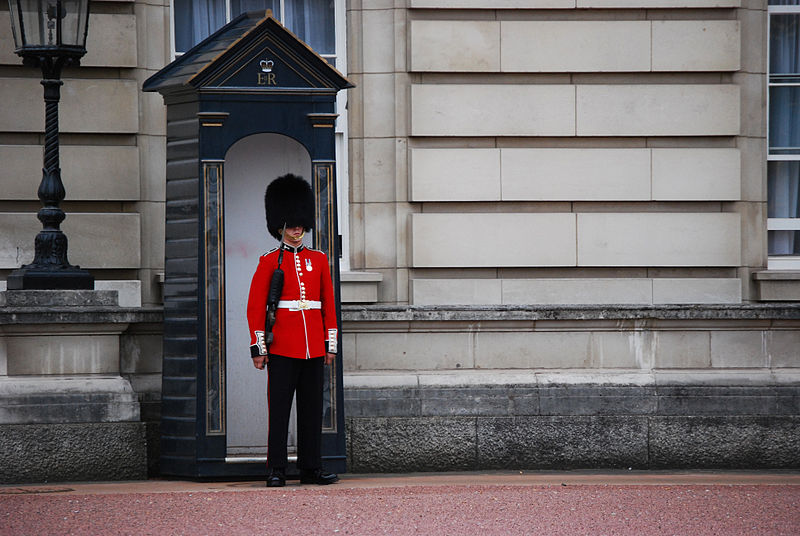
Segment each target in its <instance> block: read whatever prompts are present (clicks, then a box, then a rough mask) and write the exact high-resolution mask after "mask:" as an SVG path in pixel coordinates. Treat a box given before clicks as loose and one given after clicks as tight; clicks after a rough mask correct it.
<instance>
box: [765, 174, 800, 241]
mask: <svg viewBox="0 0 800 536" xmlns="http://www.w3.org/2000/svg"><path fill="white" fill-rule="evenodd" d="M767 174H768V176H767V192H768V196H767V217H769V218H800V162H786V161H773V162H769V164H768V166H767ZM768 234H769V236H768V240H769V254H770V255H797V254H798V253H800V232H798V231H769V233H768Z"/></svg>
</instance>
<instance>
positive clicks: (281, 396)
mask: <svg viewBox="0 0 800 536" xmlns="http://www.w3.org/2000/svg"><path fill="white" fill-rule="evenodd" d="M323 361H324V359H323V358H322V357H316V358H314V359H295V358H292V357H283V356H279V355H271V356H269V362H268V363H267V370H268V371H269V376H268V380H267V406H268V409H269V433H268V437H267V467H274V468H281V469H285V468H286V465H287V463H288V461H287V454H286V441H287V437H288V435H289V414H290V413H291V410H292V397H293V396H294V394H295V393H297V468H298V469H301V470H304V469H310V470H313V469H319V468H320V467H322V381H323Z"/></svg>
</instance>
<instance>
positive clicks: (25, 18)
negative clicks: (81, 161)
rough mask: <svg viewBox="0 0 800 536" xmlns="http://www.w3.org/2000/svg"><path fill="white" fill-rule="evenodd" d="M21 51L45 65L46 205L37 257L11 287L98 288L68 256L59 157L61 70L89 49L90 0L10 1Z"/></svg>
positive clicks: (13, 277) (28, 61)
mask: <svg viewBox="0 0 800 536" xmlns="http://www.w3.org/2000/svg"><path fill="white" fill-rule="evenodd" d="M8 5H9V8H10V10H11V27H12V30H13V32H14V43H15V44H16V51H15V52H16V53H17V55H19V56H21V57H22V63H23V65H28V66H30V67H41V69H42V85H43V86H44V102H45V130H44V169H42V172H43V174H42V182H41V183H40V184H39V200H40V201H41V202H42V208H41V209H40V210H39V213H38V214H37V217H38V218H39V221H41V222H42V230H41V231H39V234H38V235H36V241H35V251H36V253H35V256H34V259H33V262H32V263H31V264H26V265H23V266H22V267H21V268H19V269H18V270H15V271H13V272H12V273H11V274H10V275H9V276H8V281H7V284H8V289H9V290H21V289H26V290H28V289H93V288H94V277H92V276H91V275H90V274H89V272H87V271H86V270H82V269H81V268H80V267H79V266H71V265H70V264H69V262H68V261H67V236H66V235H65V234H64V233H63V232H62V231H61V229H60V225H61V222H62V221H64V218H65V217H66V216H65V214H64V211H63V210H61V208H60V207H59V205H60V203H61V201H63V200H64V197H65V195H66V192H65V191H64V184H63V183H62V182H61V169H60V167H59V161H58V101H59V98H60V97H61V85H62V84H63V82H62V81H61V69H62V68H63V67H66V66H71V65H75V66H77V65H78V64H79V63H80V59H81V57H82V56H83V55H84V54H86V30H87V27H88V22H89V0H8Z"/></svg>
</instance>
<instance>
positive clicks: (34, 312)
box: [0, 306, 164, 326]
mask: <svg viewBox="0 0 800 536" xmlns="http://www.w3.org/2000/svg"><path fill="white" fill-rule="evenodd" d="M163 321H164V309H163V308H162V307H110V306H73V307H65V306H53V307H40V306H36V307H9V306H5V307H0V326H2V325H14V324H95V323H130V324H133V323H154V322H155V323H161V322H163Z"/></svg>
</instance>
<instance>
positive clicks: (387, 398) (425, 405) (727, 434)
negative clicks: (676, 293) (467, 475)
mask: <svg viewBox="0 0 800 536" xmlns="http://www.w3.org/2000/svg"><path fill="white" fill-rule="evenodd" d="M688 376H689V375H687V379H688ZM360 379H361V380H363V378H360ZM427 379H428V382H426V383H428V385H425V386H417V387H411V386H404V387H403V386H396V387H382V388H369V387H365V386H364V385H363V383H362V386H361V387H353V386H352V383H354V379H352V378H351V380H350V383H351V387H349V388H347V389H346V390H345V412H346V415H347V416H348V417H347V432H348V449H349V451H348V455H349V456H348V467H349V469H350V470H351V471H353V472H402V471H452V470H475V469H577V468H628V467H632V468H635V469H660V468H669V469H678V468H709V469H710V468H715V469H719V468H725V469H735V468H741V469H744V468H747V469H755V468H781V469H789V468H800V384H798V383H796V382H794V383H789V384H782V385H778V384H773V385H698V384H695V385H692V384H679V385H678V384H673V385H656V384H651V385H620V384H603V385H600V384H585V383H582V384H575V383H573V382H572V381H570V380H574V376H573V375H571V374H564V380H565V381H564V382H563V383H560V384H559V383H547V384H546V385H545V384H543V383H542V384H536V383H534V384H527V385H508V384H506V385H498V384H497V383H495V384H492V385H475V384H473V385H460V386H459V385H455V386H454V385H450V386H443V385H430V383H429V382H430V380H431V378H430V377H428V378H427ZM796 379H797V378H795V380H796ZM357 380H358V379H356V381H357ZM729 380H730V378H729ZM384 381H385V378H384ZM739 383H745V382H739Z"/></svg>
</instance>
